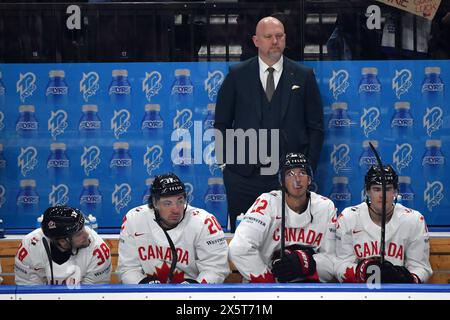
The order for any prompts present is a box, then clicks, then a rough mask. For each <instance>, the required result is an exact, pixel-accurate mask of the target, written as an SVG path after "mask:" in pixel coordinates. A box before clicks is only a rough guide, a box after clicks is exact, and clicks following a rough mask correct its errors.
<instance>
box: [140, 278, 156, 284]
mask: <svg viewBox="0 0 450 320" xmlns="http://www.w3.org/2000/svg"><path fill="white" fill-rule="evenodd" d="M160 283H161V281H159V279H158V278H157V277H153V276H146V277H145V278H144V279H142V280H141V281H139V284H160Z"/></svg>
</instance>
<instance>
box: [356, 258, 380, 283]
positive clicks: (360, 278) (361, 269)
mask: <svg viewBox="0 0 450 320" xmlns="http://www.w3.org/2000/svg"><path fill="white" fill-rule="evenodd" d="M370 266H377V267H378V270H380V258H379V257H375V258H368V259H364V260H361V261H360V262H359V263H358V265H357V266H356V282H358V283H366V282H367V278H369V276H370V275H372V274H373V273H374V271H372V270H373V269H372V268H371V269H370V270H369V267H370Z"/></svg>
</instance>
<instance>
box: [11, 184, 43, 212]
mask: <svg viewBox="0 0 450 320" xmlns="http://www.w3.org/2000/svg"><path fill="white" fill-rule="evenodd" d="M16 204H17V212H18V213H19V214H20V215H23V214H26V215H37V214H38V212H39V195H38V193H37V191H36V180H32V179H24V180H20V189H19V193H18V194H17V198H16Z"/></svg>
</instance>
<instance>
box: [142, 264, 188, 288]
mask: <svg viewBox="0 0 450 320" xmlns="http://www.w3.org/2000/svg"><path fill="white" fill-rule="evenodd" d="M155 270H156V272H155V273H154V274H151V275H150V276H152V277H157V278H158V279H159V281H161V283H168V279H169V271H170V267H169V265H168V264H167V262H165V261H164V262H163V264H162V266H161V268H158V267H156V268H155ZM183 281H184V272H183V271H177V270H174V272H173V278H172V283H181V282H183Z"/></svg>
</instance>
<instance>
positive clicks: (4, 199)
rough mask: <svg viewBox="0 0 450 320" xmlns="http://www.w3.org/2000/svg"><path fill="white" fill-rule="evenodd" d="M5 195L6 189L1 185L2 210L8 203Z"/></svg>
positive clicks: (0, 205) (0, 199)
mask: <svg viewBox="0 0 450 320" xmlns="http://www.w3.org/2000/svg"><path fill="white" fill-rule="evenodd" d="M5 194H6V189H5V187H4V186H2V185H1V184H0V208H1V207H3V205H4V204H5V202H6V197H5Z"/></svg>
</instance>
